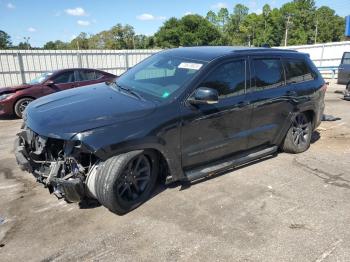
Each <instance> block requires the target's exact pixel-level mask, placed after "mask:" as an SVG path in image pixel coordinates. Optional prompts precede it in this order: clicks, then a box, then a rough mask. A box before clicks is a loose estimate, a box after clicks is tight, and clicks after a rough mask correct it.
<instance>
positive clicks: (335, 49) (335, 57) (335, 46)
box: [279, 41, 350, 78]
mask: <svg viewBox="0 0 350 262" xmlns="http://www.w3.org/2000/svg"><path fill="white" fill-rule="evenodd" d="M279 48H287V49H292V50H296V51H299V52H303V53H307V54H309V55H310V58H311V59H312V61H313V62H314V63H315V65H316V66H317V67H318V68H319V70H320V72H321V74H322V75H323V77H325V78H337V77H338V66H339V64H340V62H341V58H342V56H343V53H344V52H350V41H344V42H334V43H326V44H316V45H301V46H287V47H279Z"/></svg>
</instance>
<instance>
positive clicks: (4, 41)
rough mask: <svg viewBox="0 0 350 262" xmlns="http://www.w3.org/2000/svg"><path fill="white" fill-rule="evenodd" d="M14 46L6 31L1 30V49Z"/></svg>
mask: <svg viewBox="0 0 350 262" xmlns="http://www.w3.org/2000/svg"><path fill="white" fill-rule="evenodd" d="M11 46H12V42H11V37H10V35H9V34H7V33H6V32H5V31H2V30H0V49H8V48H10V47H11Z"/></svg>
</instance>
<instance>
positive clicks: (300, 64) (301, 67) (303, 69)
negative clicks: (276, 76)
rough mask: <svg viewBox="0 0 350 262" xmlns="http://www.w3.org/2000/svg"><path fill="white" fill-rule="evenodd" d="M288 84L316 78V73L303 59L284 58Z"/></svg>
mask: <svg viewBox="0 0 350 262" xmlns="http://www.w3.org/2000/svg"><path fill="white" fill-rule="evenodd" d="M284 67H285V70H286V82H287V84H293V83H301V82H305V81H310V80H314V79H315V73H314V72H312V70H311V69H310V67H309V66H308V65H307V63H306V62H305V60H303V59H286V60H284Z"/></svg>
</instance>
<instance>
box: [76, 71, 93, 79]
mask: <svg viewBox="0 0 350 262" xmlns="http://www.w3.org/2000/svg"><path fill="white" fill-rule="evenodd" d="M78 74H79V79H80V81H91V80H95V79H96V74H95V71H93V70H79V71H78Z"/></svg>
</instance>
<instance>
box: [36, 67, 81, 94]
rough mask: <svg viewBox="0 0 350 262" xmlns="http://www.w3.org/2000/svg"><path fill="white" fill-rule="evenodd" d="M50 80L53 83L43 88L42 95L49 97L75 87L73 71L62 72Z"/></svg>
mask: <svg viewBox="0 0 350 262" xmlns="http://www.w3.org/2000/svg"><path fill="white" fill-rule="evenodd" d="M50 80H52V81H53V84H52V85H50V86H46V87H45V88H44V90H43V95H49V94H52V93H55V92H59V91H63V90H67V89H71V88H73V87H75V86H76V82H75V74H74V70H69V71H64V72H62V73H59V74H57V75H54V76H52V78H51V79H50Z"/></svg>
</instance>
